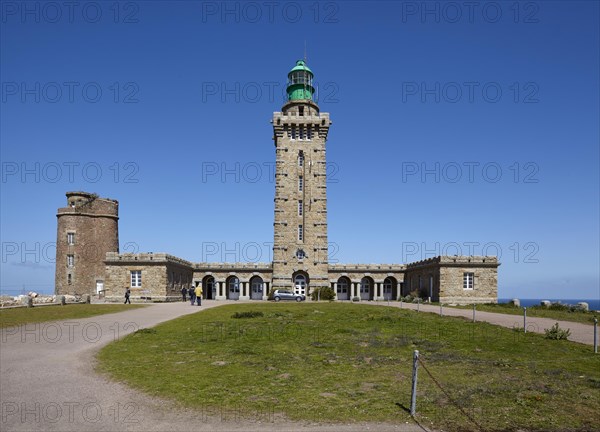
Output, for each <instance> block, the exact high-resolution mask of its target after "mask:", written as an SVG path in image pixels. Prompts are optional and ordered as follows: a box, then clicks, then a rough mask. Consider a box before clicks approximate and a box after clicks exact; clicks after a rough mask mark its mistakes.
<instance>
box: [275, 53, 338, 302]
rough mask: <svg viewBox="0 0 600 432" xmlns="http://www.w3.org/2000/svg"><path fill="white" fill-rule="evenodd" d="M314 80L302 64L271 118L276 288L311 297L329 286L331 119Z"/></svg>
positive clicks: (304, 63) (300, 63) (295, 68)
mask: <svg viewBox="0 0 600 432" xmlns="http://www.w3.org/2000/svg"><path fill="white" fill-rule="evenodd" d="M313 77H314V75H313V72H312V71H311V70H310V69H309V67H308V66H307V65H306V62H305V61H303V60H298V61H297V62H296V66H295V67H294V68H293V69H292V70H291V71H290V72H289V73H288V83H287V102H286V103H285V104H284V105H283V107H282V108H281V112H275V113H273V120H272V123H273V132H274V136H273V139H274V141H275V152H276V168H275V221H274V242H273V289H293V290H295V291H296V292H300V293H303V294H306V295H309V294H310V293H311V292H312V290H314V289H315V288H320V287H328V286H329V278H328V267H329V265H328V257H327V249H328V243H327V181H326V180H327V172H326V171H327V167H326V162H325V143H326V141H327V134H328V132H329V126H330V125H331V121H330V120H329V114H328V113H322V112H320V111H319V106H318V105H317V103H316V102H315V101H314V94H315V89H314V87H313Z"/></svg>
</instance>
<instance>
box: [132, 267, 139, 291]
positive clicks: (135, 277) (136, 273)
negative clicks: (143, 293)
mask: <svg viewBox="0 0 600 432" xmlns="http://www.w3.org/2000/svg"><path fill="white" fill-rule="evenodd" d="M131 287H132V288H141V287H142V271H141V270H132V271H131Z"/></svg>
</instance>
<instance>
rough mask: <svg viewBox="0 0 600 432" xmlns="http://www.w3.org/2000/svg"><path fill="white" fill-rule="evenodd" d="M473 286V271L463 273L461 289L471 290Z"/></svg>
mask: <svg viewBox="0 0 600 432" xmlns="http://www.w3.org/2000/svg"><path fill="white" fill-rule="evenodd" d="M474 287H475V273H463V289H464V290H472V289H473V288H474Z"/></svg>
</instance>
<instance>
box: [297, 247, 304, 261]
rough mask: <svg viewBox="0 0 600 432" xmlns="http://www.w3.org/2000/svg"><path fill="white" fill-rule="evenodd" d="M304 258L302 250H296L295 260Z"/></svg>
mask: <svg viewBox="0 0 600 432" xmlns="http://www.w3.org/2000/svg"><path fill="white" fill-rule="evenodd" d="M305 257H306V254H305V253H304V251H303V250H302V249H298V250H297V251H296V258H298V259H300V260H301V259H304V258H305Z"/></svg>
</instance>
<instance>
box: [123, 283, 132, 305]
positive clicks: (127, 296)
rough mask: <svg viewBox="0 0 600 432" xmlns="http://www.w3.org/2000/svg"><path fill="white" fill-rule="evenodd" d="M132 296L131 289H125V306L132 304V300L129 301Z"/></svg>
mask: <svg viewBox="0 0 600 432" xmlns="http://www.w3.org/2000/svg"><path fill="white" fill-rule="evenodd" d="M130 295H131V290H130V289H129V287H127V288H125V303H124V304H127V303H129V304H131V300H129V296H130Z"/></svg>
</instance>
